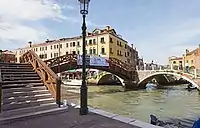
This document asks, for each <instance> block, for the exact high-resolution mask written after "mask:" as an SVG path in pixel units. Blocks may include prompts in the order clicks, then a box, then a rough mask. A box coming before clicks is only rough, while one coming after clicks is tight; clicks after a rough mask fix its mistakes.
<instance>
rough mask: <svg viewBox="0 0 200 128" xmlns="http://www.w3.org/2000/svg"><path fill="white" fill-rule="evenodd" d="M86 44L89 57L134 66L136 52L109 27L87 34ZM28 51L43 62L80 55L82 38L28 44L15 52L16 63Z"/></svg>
mask: <svg viewBox="0 0 200 128" xmlns="http://www.w3.org/2000/svg"><path fill="white" fill-rule="evenodd" d="M86 44H87V45H86V53H87V54H89V55H96V56H101V57H114V58H117V59H119V60H121V61H123V62H125V63H128V64H132V65H135V64H136V60H137V58H138V57H137V56H138V53H137V51H136V50H135V49H134V48H133V46H132V47H130V46H129V45H128V42H127V41H126V40H124V39H123V38H122V37H121V36H120V35H118V34H117V33H116V31H115V30H114V29H112V28H111V27H110V26H106V28H104V29H95V30H94V31H92V32H87V37H86ZM30 49H32V50H34V51H35V52H36V54H38V56H39V57H40V58H41V59H43V60H47V59H51V58H55V57H58V56H62V55H65V54H82V37H81V36H77V37H72V38H62V39H58V40H47V41H45V42H43V43H40V44H30V45H29V46H27V47H25V48H22V49H17V50H16V56H17V62H19V57H20V56H21V55H22V54H23V53H25V52H27V51H28V50H30ZM59 51H60V52H59Z"/></svg>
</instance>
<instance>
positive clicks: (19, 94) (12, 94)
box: [3, 90, 49, 99]
mask: <svg viewBox="0 0 200 128" xmlns="http://www.w3.org/2000/svg"><path fill="white" fill-rule="evenodd" d="M40 94H49V91H48V90H34V91H27V92H23V91H18V92H10V93H5V94H4V95H3V99H7V98H17V97H20V98H24V97H29V96H34V95H40Z"/></svg>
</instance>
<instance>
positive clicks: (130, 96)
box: [65, 85, 200, 122]
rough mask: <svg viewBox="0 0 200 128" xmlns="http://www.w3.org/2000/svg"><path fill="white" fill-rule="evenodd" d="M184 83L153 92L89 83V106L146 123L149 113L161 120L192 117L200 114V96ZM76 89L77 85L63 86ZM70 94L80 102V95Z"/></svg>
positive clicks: (69, 89) (76, 90)
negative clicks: (125, 90) (91, 84)
mask: <svg viewBox="0 0 200 128" xmlns="http://www.w3.org/2000/svg"><path fill="white" fill-rule="evenodd" d="M185 87H186V86H185V85H179V86H170V87H167V88H165V89H157V90H152V91H146V90H138V91H129V92H123V88H122V87H120V86H88V91H89V93H88V98H89V100H88V104H89V106H92V107H95V108H100V109H103V110H106V111H109V112H112V113H116V114H120V115H123V116H127V117H132V118H136V119H139V120H142V121H145V122H149V115H150V114H155V115H156V116H158V117H159V118H161V119H167V118H192V117H196V116H198V115H200V95H199V92H198V91H197V90H193V91H188V90H186V89H184V88H185ZM65 89H66V90H68V91H71V92H78V91H79V87H78V88H77V87H75V88H72V87H67V88H66V87H65ZM75 95H77V96H75V97H73V100H74V102H77V103H78V102H79V94H75Z"/></svg>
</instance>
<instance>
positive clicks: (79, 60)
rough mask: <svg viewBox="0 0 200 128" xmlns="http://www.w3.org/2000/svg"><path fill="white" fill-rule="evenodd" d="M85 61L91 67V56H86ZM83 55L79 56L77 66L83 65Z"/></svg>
mask: <svg viewBox="0 0 200 128" xmlns="http://www.w3.org/2000/svg"><path fill="white" fill-rule="evenodd" d="M85 60H86V65H90V56H88V55H86V56H85ZM82 64H83V62H82V55H78V56H77V65H82Z"/></svg>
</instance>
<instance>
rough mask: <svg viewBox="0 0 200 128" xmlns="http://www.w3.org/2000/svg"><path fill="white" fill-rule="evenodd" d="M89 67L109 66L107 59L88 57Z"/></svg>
mask: <svg viewBox="0 0 200 128" xmlns="http://www.w3.org/2000/svg"><path fill="white" fill-rule="evenodd" d="M90 65H91V66H109V63H108V58H107V57H97V56H90Z"/></svg>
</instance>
